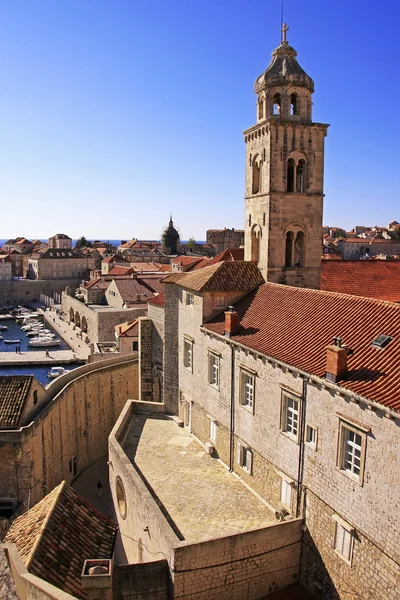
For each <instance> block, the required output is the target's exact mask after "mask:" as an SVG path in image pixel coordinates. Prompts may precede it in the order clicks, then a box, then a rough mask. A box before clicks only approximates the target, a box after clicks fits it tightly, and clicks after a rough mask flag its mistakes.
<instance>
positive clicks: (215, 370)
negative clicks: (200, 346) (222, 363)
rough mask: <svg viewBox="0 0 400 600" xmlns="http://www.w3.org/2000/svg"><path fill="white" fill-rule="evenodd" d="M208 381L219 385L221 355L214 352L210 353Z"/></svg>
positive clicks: (216, 385)
mask: <svg viewBox="0 0 400 600" xmlns="http://www.w3.org/2000/svg"><path fill="white" fill-rule="evenodd" d="M208 383H210V384H211V385H214V386H215V387H219V356H217V354H214V353H213V352H209V353H208Z"/></svg>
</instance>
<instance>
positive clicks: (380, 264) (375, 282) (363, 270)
mask: <svg viewBox="0 0 400 600" xmlns="http://www.w3.org/2000/svg"><path fill="white" fill-rule="evenodd" d="M328 256H329V255H328ZM321 289H322V290H326V291H328V292H343V293H344V294H352V295H355V296H366V297H367V298H377V299H378V300H389V301H390V302H400V261H386V260H385V261H383V260H379V261H376V260H374V261H369V260H354V261H350V260H349V261H340V262H334V263H329V264H327V263H325V262H324V261H322V263H321Z"/></svg>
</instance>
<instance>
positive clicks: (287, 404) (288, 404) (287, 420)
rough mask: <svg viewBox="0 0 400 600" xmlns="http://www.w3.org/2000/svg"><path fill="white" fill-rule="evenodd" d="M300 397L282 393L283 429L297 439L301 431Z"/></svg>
mask: <svg viewBox="0 0 400 600" xmlns="http://www.w3.org/2000/svg"><path fill="white" fill-rule="evenodd" d="M299 405H300V398H298V397H296V396H289V395H287V394H286V393H283V394H282V418H281V420H282V423H281V428H282V431H284V432H285V433H288V434H289V435H291V436H293V437H295V438H296V439H297V436H298V433H299Z"/></svg>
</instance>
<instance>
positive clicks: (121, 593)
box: [113, 560, 170, 600]
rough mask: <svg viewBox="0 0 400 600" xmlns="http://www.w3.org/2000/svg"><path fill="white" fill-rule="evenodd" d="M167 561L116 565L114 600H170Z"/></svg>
mask: <svg viewBox="0 0 400 600" xmlns="http://www.w3.org/2000/svg"><path fill="white" fill-rule="evenodd" d="M169 598H170V596H169V569H168V563H167V561H166V560H158V561H156V562H151V563H137V564H132V565H114V572H113V600H169Z"/></svg>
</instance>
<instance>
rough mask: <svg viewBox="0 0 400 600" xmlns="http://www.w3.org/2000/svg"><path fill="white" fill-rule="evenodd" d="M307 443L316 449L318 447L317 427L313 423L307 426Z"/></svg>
mask: <svg viewBox="0 0 400 600" xmlns="http://www.w3.org/2000/svg"><path fill="white" fill-rule="evenodd" d="M306 443H307V444H310V446H312V447H313V448H314V450H315V449H316V448H317V429H316V427H313V425H307V427H306Z"/></svg>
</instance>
